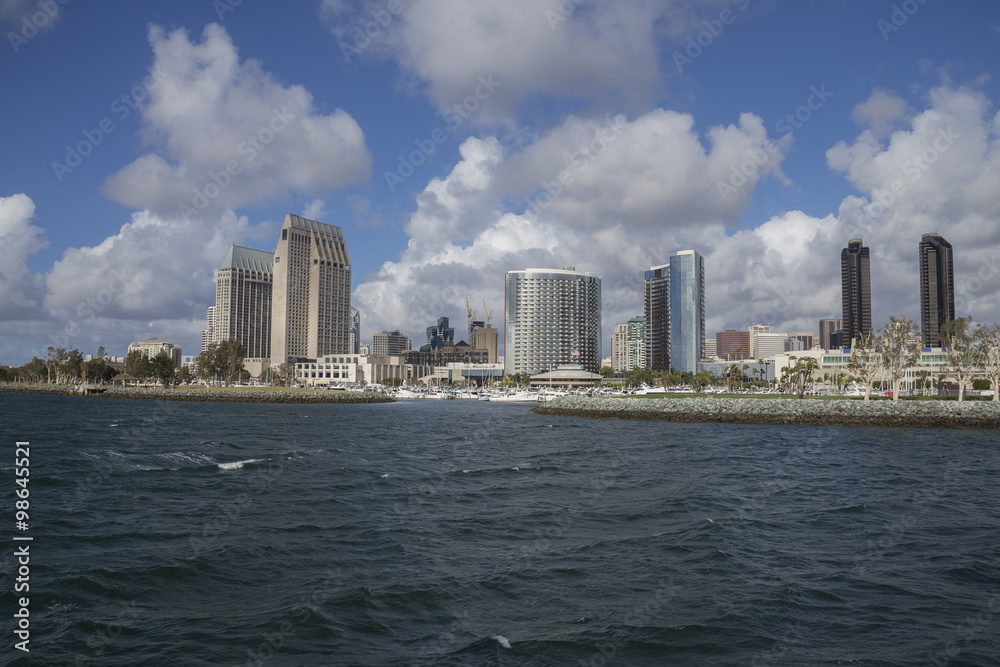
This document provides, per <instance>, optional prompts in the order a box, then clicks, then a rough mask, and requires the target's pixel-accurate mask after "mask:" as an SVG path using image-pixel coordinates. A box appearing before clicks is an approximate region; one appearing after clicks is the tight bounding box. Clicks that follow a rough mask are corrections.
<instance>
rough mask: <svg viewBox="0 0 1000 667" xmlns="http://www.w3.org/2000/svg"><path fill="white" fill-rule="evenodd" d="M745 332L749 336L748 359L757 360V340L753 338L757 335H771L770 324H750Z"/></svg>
mask: <svg viewBox="0 0 1000 667" xmlns="http://www.w3.org/2000/svg"><path fill="white" fill-rule="evenodd" d="M747 332H748V333H749V334H750V356H749V357H748V358H749V359H759V358H760V355H759V354H757V340H756V338H755V336H756V335H757V334H762V333H763V334H766V333H771V325H770V324H751V325H750V326H749V327H747Z"/></svg>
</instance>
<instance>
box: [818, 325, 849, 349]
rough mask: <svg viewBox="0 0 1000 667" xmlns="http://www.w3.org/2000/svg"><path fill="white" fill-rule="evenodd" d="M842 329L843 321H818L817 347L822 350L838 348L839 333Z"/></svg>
mask: <svg viewBox="0 0 1000 667" xmlns="http://www.w3.org/2000/svg"><path fill="white" fill-rule="evenodd" d="M843 329H844V320H834V319H829V320H820V321H819V346H820V348H822V349H824V350H832V349H834V348H840V347H841V345H840V338H841V332H842V331H843Z"/></svg>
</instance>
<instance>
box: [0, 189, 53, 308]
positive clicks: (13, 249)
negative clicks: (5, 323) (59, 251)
mask: <svg viewBox="0 0 1000 667" xmlns="http://www.w3.org/2000/svg"><path fill="white" fill-rule="evenodd" d="M34 217H35V204H34V202H32V201H31V198H30V197H28V196H27V195H24V194H16V195H12V196H10V197H0V313H3V319H4V320H15V319H18V318H20V317H24V316H26V315H28V314H30V313H32V312H33V311H34V309H36V308H37V307H38V305H39V304H40V301H41V297H42V294H43V292H42V286H43V278H42V276H40V275H38V274H36V273H34V272H33V271H31V270H30V269H29V268H28V265H27V259H28V257H29V256H31V255H32V254H34V253H35V252H37V251H39V250H41V249H42V248H44V247H45V246H46V245H47V244H48V242H47V241H46V239H45V230H43V229H42V228H41V227H37V226H36V225H33V224H32V223H31V221H32V219H34Z"/></svg>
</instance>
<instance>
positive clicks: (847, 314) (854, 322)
mask: <svg viewBox="0 0 1000 667" xmlns="http://www.w3.org/2000/svg"><path fill="white" fill-rule="evenodd" d="M840 286H841V287H840V289H841V299H842V301H843V313H844V336H843V341H842V343H843V345H844V346H845V347H846V346H847V345H849V344H850V343H851V341H853V340H855V339H857V338H860V337H861V336H862V335H866V334H868V333H871V330H872V284H871V255H870V253H869V250H868V248H867V247H866V246H864V245H862V244H861V239H851V240H850V242H848V244H847V247H846V248H844V249H843V250H842V251H841V252H840Z"/></svg>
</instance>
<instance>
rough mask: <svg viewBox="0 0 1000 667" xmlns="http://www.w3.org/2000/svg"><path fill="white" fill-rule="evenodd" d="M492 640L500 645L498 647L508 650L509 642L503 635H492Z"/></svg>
mask: <svg viewBox="0 0 1000 667" xmlns="http://www.w3.org/2000/svg"><path fill="white" fill-rule="evenodd" d="M493 639H495V640H497V641H498V642H499V643H500V646H503V647H504V648H510V642H509V641H508V640H507V638H506V637H504V636H503V635H493Z"/></svg>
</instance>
